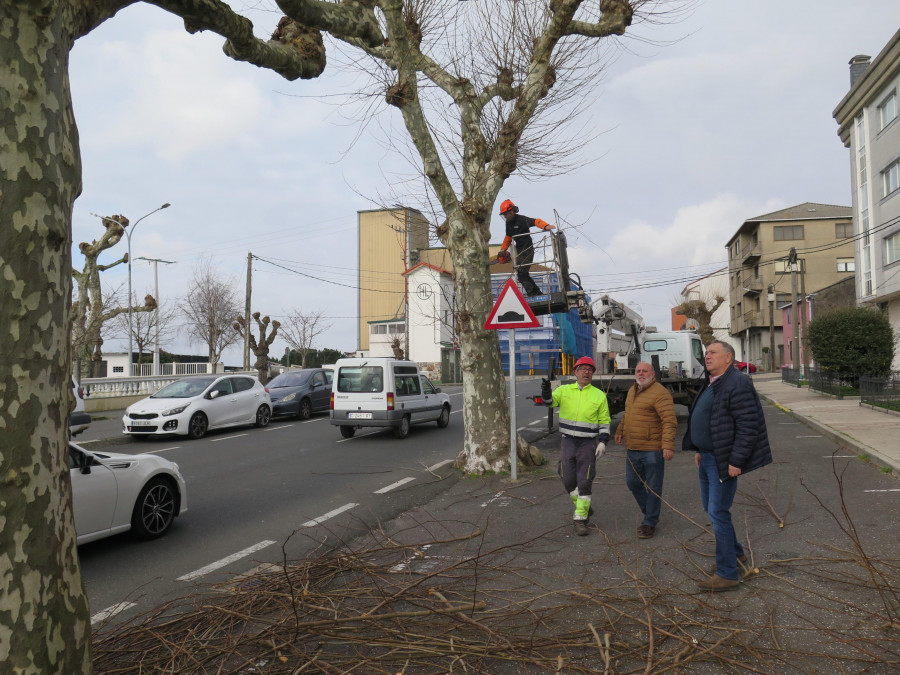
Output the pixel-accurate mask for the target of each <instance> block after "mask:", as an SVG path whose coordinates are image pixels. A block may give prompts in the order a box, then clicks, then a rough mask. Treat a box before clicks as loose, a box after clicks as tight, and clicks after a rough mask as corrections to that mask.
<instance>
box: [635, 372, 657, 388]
mask: <svg viewBox="0 0 900 675" xmlns="http://www.w3.org/2000/svg"><path fill="white" fill-rule="evenodd" d="M654 379H656V378H654V377H653V376H652V375H648V376H647V377H637V376H635V378H634V381H635V382H636V383H637V386H638V389H643V388H644V387H647V386H649V385H651V384H653V380H654Z"/></svg>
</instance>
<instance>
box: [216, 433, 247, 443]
mask: <svg viewBox="0 0 900 675" xmlns="http://www.w3.org/2000/svg"><path fill="white" fill-rule="evenodd" d="M246 435H247V434H238V435H237V436H226V437H225V438H210V439H209V442H210V443H218V442H219V441H230V440H231V439H233V438H240V437H241V436H246Z"/></svg>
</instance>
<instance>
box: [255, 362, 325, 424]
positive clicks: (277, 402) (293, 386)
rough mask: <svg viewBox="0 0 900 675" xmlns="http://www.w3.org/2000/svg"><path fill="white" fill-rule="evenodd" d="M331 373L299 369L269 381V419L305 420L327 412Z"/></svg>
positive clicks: (323, 370) (313, 369)
mask: <svg viewBox="0 0 900 675" xmlns="http://www.w3.org/2000/svg"><path fill="white" fill-rule="evenodd" d="M333 372H334V371H333V370H330V369H326V368H302V369H299V370H288V371H285V372H283V373H281V375H278V376H277V377H275V378H273V379H272V380H270V381H269V383H268V384H267V385H266V387H267V388H268V390H269V396H270V397H271V398H272V417H281V416H284V415H290V416H291V417H296V418H297V419H298V420H308V419H309V418H310V415H312V414H313V413H314V412H326V411H327V410H328V408H329V402H330V400H331V379H332V374H333Z"/></svg>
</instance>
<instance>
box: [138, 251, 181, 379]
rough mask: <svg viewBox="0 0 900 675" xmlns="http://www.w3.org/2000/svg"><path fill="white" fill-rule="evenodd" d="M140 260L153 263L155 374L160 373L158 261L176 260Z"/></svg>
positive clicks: (171, 261) (172, 263) (168, 261)
mask: <svg viewBox="0 0 900 675" xmlns="http://www.w3.org/2000/svg"><path fill="white" fill-rule="evenodd" d="M138 260H146V261H147V262H152V263H153V297H154V298H156V310H154V314H155V316H156V328H155V331H154V332H155V334H156V335H155V339H154V342H153V375H159V271H158V268H159V265H158V264H157V263H163V264H164V265H174V264H175V262H174V261H173V260H158V259H157V258H138Z"/></svg>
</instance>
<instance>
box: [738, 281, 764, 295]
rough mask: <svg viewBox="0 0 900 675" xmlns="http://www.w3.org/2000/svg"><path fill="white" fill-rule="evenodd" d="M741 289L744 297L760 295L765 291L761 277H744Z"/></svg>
mask: <svg viewBox="0 0 900 675" xmlns="http://www.w3.org/2000/svg"><path fill="white" fill-rule="evenodd" d="M741 288H742V289H743V293H744V295H759V294H760V293H762V289H763V283H762V279H760V278H759V277H744V278H742V279H741Z"/></svg>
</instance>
